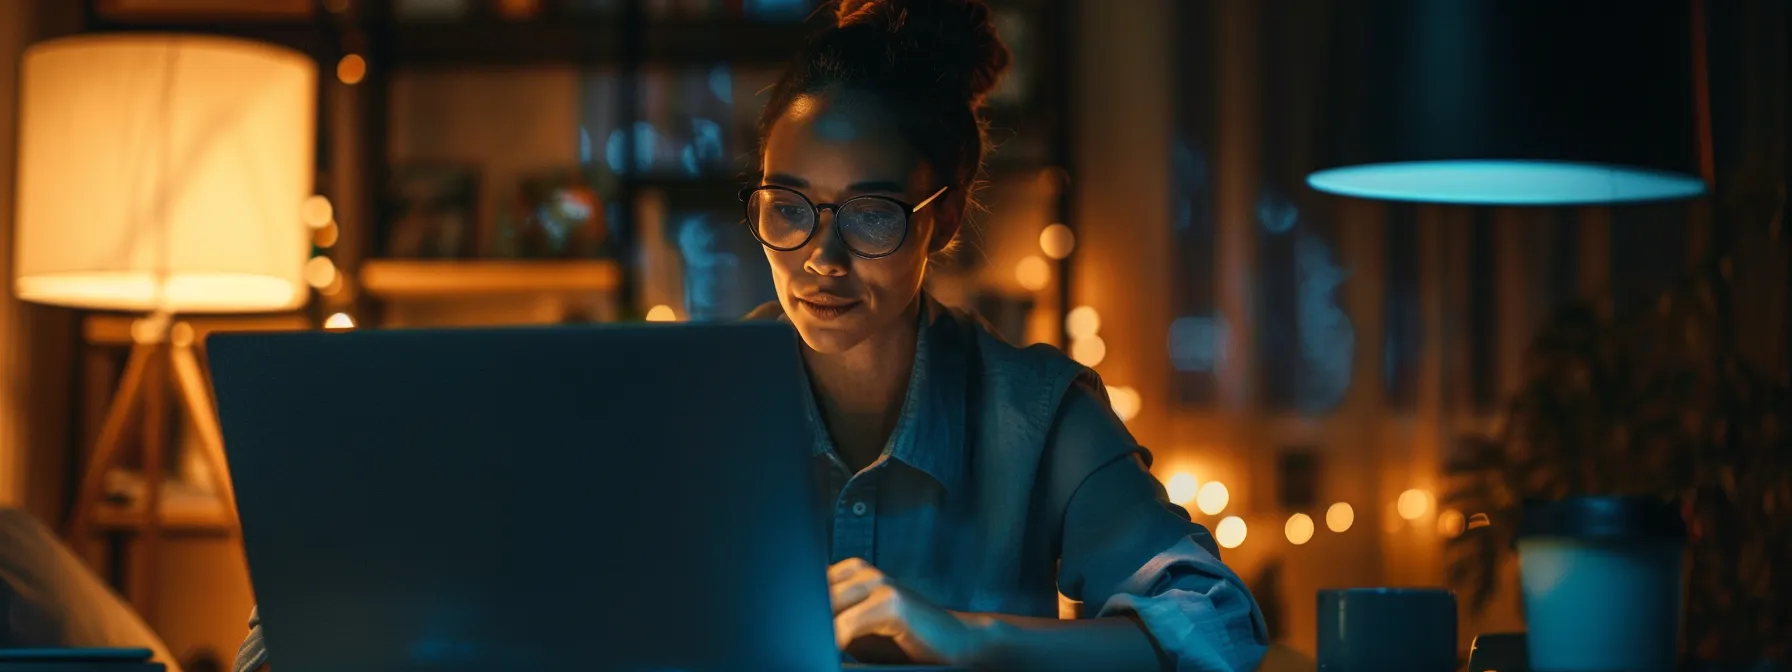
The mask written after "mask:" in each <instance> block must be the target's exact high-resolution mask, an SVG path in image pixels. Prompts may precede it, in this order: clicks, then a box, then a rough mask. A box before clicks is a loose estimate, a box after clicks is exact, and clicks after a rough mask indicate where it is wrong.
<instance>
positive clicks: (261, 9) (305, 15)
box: [93, 0, 317, 23]
mask: <svg viewBox="0 0 1792 672" xmlns="http://www.w3.org/2000/svg"><path fill="white" fill-rule="evenodd" d="M316 4H317V3H316V2H315V0H256V1H254V2H245V1H244V0H95V1H94V3H93V11H94V14H96V15H98V16H99V18H101V19H105V20H107V21H119V22H125V23H133V22H140V23H156V22H177V21H217V20H261V21H291V20H300V19H309V18H311V17H312V16H313V14H314V12H316Z"/></svg>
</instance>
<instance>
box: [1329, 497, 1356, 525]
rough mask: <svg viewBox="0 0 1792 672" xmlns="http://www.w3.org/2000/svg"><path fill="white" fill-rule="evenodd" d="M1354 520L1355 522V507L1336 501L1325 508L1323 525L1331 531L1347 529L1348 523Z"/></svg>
mask: <svg viewBox="0 0 1792 672" xmlns="http://www.w3.org/2000/svg"><path fill="white" fill-rule="evenodd" d="M1354 522H1356V509H1353V508H1351V507H1350V504H1348V503H1345V502H1338V503H1336V504H1333V505H1332V506H1331V508H1329V509H1326V510H1325V527H1326V529H1329V530H1331V531H1333V532H1343V531H1345V530H1348V529H1350V524H1351V523H1354Z"/></svg>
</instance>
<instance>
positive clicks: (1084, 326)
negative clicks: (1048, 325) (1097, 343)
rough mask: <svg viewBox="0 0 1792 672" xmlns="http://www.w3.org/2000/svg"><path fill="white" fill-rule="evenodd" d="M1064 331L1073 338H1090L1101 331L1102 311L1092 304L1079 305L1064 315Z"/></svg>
mask: <svg viewBox="0 0 1792 672" xmlns="http://www.w3.org/2000/svg"><path fill="white" fill-rule="evenodd" d="M1064 331H1065V332H1067V333H1068V334H1069V335H1070V338H1071V339H1073V340H1074V339H1079V338H1090V337H1092V336H1094V335H1095V334H1096V332H1099V331H1101V313H1098V312H1095V309H1094V308H1092V307H1090V306H1077V307H1075V308H1071V309H1070V313H1069V314H1067V315H1065V316H1064Z"/></svg>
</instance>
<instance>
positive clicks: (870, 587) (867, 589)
mask: <svg viewBox="0 0 1792 672" xmlns="http://www.w3.org/2000/svg"><path fill="white" fill-rule="evenodd" d="M886 585H888V582H887V581H885V580H884V575H883V573H882V572H879V571H876V570H871V571H861V572H859V573H857V574H853V575H851V576H848V577H846V578H845V579H843V580H840V581H837V582H834V583H832V584H830V585H829V586H828V598H829V600H831V601H832V602H833V603H834V614H835V615H836V616H837V615H839V614H840V612H841V611H844V610H845V609H847V608H849V607H851V606H853V605H855V604H859V603H860V602H864V601H865V600H866V599H868V598H870V597H871V593H872V592H873V591H875V590H877V589H878V588H882V587H884V586H886Z"/></svg>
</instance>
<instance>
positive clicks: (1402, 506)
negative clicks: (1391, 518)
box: [1394, 488, 1431, 520]
mask: <svg viewBox="0 0 1792 672" xmlns="http://www.w3.org/2000/svg"><path fill="white" fill-rule="evenodd" d="M1394 510H1396V511H1399V512H1400V517H1401V518H1405V519H1407V520H1418V519H1420V518H1424V517H1425V514H1426V513H1428V512H1430V511H1431V493H1429V492H1425V491H1424V490H1420V489H1418V488H1413V489H1411V490H1407V491H1406V492H1402V493H1400V499H1399V500H1398V501H1396V502H1394Z"/></svg>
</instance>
